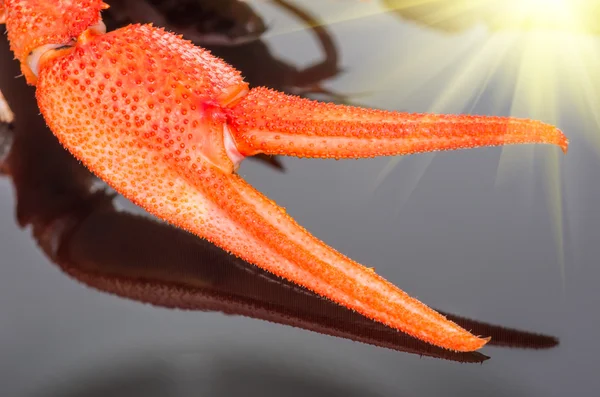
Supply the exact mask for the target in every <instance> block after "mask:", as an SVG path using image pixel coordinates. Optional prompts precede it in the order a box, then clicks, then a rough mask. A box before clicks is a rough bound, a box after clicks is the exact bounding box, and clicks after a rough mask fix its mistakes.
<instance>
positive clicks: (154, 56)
mask: <svg viewBox="0 0 600 397" xmlns="http://www.w3.org/2000/svg"><path fill="white" fill-rule="evenodd" d="M245 89H246V85H245V84H244V83H243V82H242V80H241V77H240V76H239V74H238V73H237V72H236V71H235V70H233V69H232V68H231V67H229V66H228V65H226V64H225V63H224V62H222V61H221V60H219V59H216V58H214V57H212V56H210V55H209V54H208V53H207V52H206V51H203V50H201V49H199V48H196V47H194V46H192V45H191V44H190V43H188V42H185V41H183V40H181V39H180V38H179V37H177V36H174V35H172V34H169V33H165V32H164V31H162V30H159V29H155V28H152V27H148V26H130V27H127V28H124V29H120V30H117V31H114V32H112V33H109V34H106V35H102V36H95V37H90V38H89V39H86V41H85V42H82V43H78V44H77V46H76V47H75V49H74V50H73V51H72V52H71V53H69V54H68V55H65V56H63V57H55V58H52V59H49V60H48V61H47V62H46V63H45V64H44V65H43V67H42V70H41V71H40V76H39V82H38V91H37V97H38V102H39V105H40V109H41V110H42V113H43V115H44V117H45V118H46V121H47V122H48V124H49V126H50V128H51V129H52V131H53V132H54V133H55V134H56V135H57V137H58V138H59V140H60V141H61V142H62V143H63V145H65V147H66V148H68V149H69V150H70V151H71V152H72V153H73V154H74V155H75V156H76V157H77V158H79V159H80V160H81V161H82V162H83V163H84V164H86V165H87V166H88V167H89V168H90V169H91V170H92V171H93V172H94V173H96V174H97V175H98V176H99V177H101V178H102V179H104V180H105V181H107V182H108V183H109V184H110V185H111V186H113V187H114V188H115V189H116V190H117V191H119V192H120V193H122V194H123V195H124V196H126V197H128V198H129V199H131V200H132V201H133V202H135V203H136V204H138V205H140V206H142V207H144V208H145V209H147V210H148V211H149V212H151V213H153V214H155V215H157V216H158V217H160V218H162V219H165V220H167V221H170V222H171V223H173V224H175V225H177V226H178V227H180V228H183V229H186V230H189V231H191V232H193V233H195V234H196V235H198V236H201V237H205V238H207V239H208V240H210V241H212V242H214V243H215V244H216V245H219V246H221V247H223V248H225V249H226V250H228V251H230V252H232V253H234V254H235V255H237V256H239V257H241V258H243V259H245V260H246V261H248V262H250V263H253V264H256V265H258V266H259V267H261V268H263V269H265V270H267V271H269V272H272V273H274V274H276V275H278V276H281V277H283V278H285V279H287V280H290V281H293V282H295V283H297V284H299V285H302V286H304V287H306V288H308V289H310V290H312V291H314V292H316V293H318V294H319V295H322V296H325V297H327V298H329V299H331V300H333V301H335V302H337V303H339V304H342V305H344V306H345V307H348V308H351V309H354V310H356V311H358V312H359V313H361V314H363V315H365V316H367V317H369V318H371V319H374V320H377V321H379V322H382V323H384V324H387V325H389V326H391V327H393V328H396V329H399V330H401V331H404V332H406V333H408V334H410V335H413V336H415V337H417V338H419V339H421V340H424V341H426V342H429V343H431V344H434V345H437V346H441V347H445V348H447V349H451V350H457V351H470V350H475V349H478V348H480V347H481V346H483V345H484V344H485V342H486V340H484V339H480V338H477V337H475V336H473V335H471V334H470V333H469V332H467V331H465V330H464V329H462V328H460V327H459V326H458V325H456V324H454V323H453V322H451V321H448V320H446V319H445V317H443V316H441V315H440V314H438V313H436V312H435V311H433V310H431V309H430V308H428V307H427V306H425V305H424V304H422V303H421V302H419V301H417V300H415V299H413V298H411V297H409V296H408V295H407V294H406V293H404V292H403V291H401V290H400V289H398V288H397V287H395V286H394V285H392V284H391V283H389V282H387V281H386V280H384V279H383V278H381V277H380V276H378V275H377V274H375V273H374V272H373V271H372V270H370V269H368V268H365V267H364V266H361V265H360V264H358V263H356V262H354V261H352V260H350V259H348V258H347V257H345V256H343V255H342V254H340V253H338V252H337V251H335V250H334V249H332V248H330V247H328V246H327V245H326V244H324V243H323V242H321V241H319V240H318V239H316V238H315V237H313V236H312V235H310V234H309V233H308V232H307V231H306V230H305V229H303V228H302V227H301V226H299V225H298V224H297V223H296V222H294V220H292V219H291V218H290V217H289V216H288V215H287V214H286V213H285V211H284V210H283V209H282V208H280V207H278V206H277V205H276V204H275V203H273V202H272V201H271V200H269V199H268V198H266V197H264V196H263V195H262V194H260V193H259V192H258V191H256V190H255V189H253V188H252V187H251V186H249V185H248V184H247V183H246V182H244V181H243V180H242V179H241V178H239V177H238V176H237V175H235V174H233V173H232V164H231V161H230V160H229V159H228V158H227V156H226V153H225V150H224V143H223V139H224V138H223V129H224V126H225V123H226V122H227V121H228V120H229V121H232V120H233V119H234V117H233V116H232V114H231V110H230V108H227V107H225V106H224V105H225V104H229V105H230V106H233V104H234V103H235V102H232V98H237V97H238V96H239V94H240V92H244V90H245ZM234 108H236V109H237V107H235V106H234ZM265 111H266V112H267V111H268V109H265ZM236 114H237V113H236ZM236 117H237V116H236Z"/></svg>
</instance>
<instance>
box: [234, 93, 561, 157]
mask: <svg viewBox="0 0 600 397" xmlns="http://www.w3.org/2000/svg"><path fill="white" fill-rule="evenodd" d="M233 112H234V114H235V116H234V120H233V125H232V126H231V127H232V131H233V132H232V134H233V135H234V139H235V142H236V146H237V148H238V150H239V151H240V153H242V154H243V155H245V156H251V155H253V154H256V153H266V154H287V155H293V156H300V157H320V158H364V157H375V156H391V155H400V154H412V153H420V152H432V151H437V150H455V149H461V148H464V149H467V148H474V147H480V146H498V145H508V144H523V143H551V144H555V145H558V146H560V147H561V148H562V149H563V151H565V152H566V150H567V146H568V142H567V139H566V138H565V136H564V135H563V134H562V133H561V132H560V131H559V130H558V129H557V128H556V127H554V126H551V125H548V124H544V123H541V122H539V121H533V120H525V119H517V118H512V117H482V116H467V115H458V116H454V115H438V114H413V113H400V112H390V111H385V110H374V109H364V108H358V107H352V106H343V105H335V104H331V103H322V102H317V101H312V100H309V99H304V98H298V97H293V96H290V95H285V94H282V93H280V92H277V91H273V90H269V89H266V88H255V89H253V90H252V91H251V92H250V93H249V94H248V95H246V96H245V97H244V99H243V100H242V101H241V102H240V104H238V105H237V106H236V107H235V108H234V110H233Z"/></svg>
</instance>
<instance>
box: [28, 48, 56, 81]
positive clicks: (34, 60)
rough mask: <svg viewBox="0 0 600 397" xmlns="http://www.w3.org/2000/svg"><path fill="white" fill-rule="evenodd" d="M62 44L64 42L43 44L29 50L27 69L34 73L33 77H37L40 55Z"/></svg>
mask: <svg viewBox="0 0 600 397" xmlns="http://www.w3.org/2000/svg"><path fill="white" fill-rule="evenodd" d="M64 46H65V44H44V45H43V46H41V47H38V48H36V49H35V50H33V51H31V54H29V56H28V57H27V66H29V69H30V70H31V72H32V73H33V74H34V75H35V77H38V74H39V67H40V59H41V58H42V56H43V55H44V54H45V53H47V52H48V51H52V50H55V49H57V48H60V47H64Z"/></svg>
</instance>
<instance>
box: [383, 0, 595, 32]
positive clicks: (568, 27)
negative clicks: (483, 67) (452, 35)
mask: <svg viewBox="0 0 600 397" xmlns="http://www.w3.org/2000/svg"><path fill="white" fill-rule="evenodd" d="M382 3H383V5H384V6H385V7H387V8H388V9H390V10H394V11H396V12H398V13H399V14H401V15H402V16H403V17H404V18H406V19H413V20H415V21H418V22H420V23H425V24H427V25H430V26H433V27H439V28H442V29H445V30H448V31H456V30H461V29H465V28H468V27H471V26H473V25H475V24H479V23H482V24H485V25H486V26H488V28H490V29H491V30H494V31H496V30H507V29H518V30H539V29H551V30H563V31H574V32H592V33H593V32H598V20H599V17H600V3H599V2H598V1H597V0H382Z"/></svg>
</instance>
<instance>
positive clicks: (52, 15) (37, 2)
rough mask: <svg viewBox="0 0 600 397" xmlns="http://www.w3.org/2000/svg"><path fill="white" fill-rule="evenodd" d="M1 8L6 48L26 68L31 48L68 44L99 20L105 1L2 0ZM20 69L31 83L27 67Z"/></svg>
mask: <svg viewBox="0 0 600 397" xmlns="http://www.w3.org/2000/svg"><path fill="white" fill-rule="evenodd" d="M0 6H1V4H0ZM0 8H1V7H0ZM5 8H6V10H5V13H6V28H7V31H8V39H9V40H10V48H11V50H12V51H13V52H14V54H15V57H16V58H17V59H18V60H19V61H21V66H22V68H26V67H27V66H26V65H27V63H26V60H27V56H28V55H29V53H30V52H31V51H33V50H34V49H36V48H38V47H41V46H43V45H45V44H69V43H70V42H72V41H73V40H74V39H76V38H77V37H79V35H80V34H81V33H83V31H85V30H86V29H87V28H88V27H90V26H91V25H95V24H97V23H98V22H100V20H101V19H100V11H101V10H103V9H104V8H106V4H104V3H103V2H102V0H52V1H49V0H5ZM23 73H24V74H25V76H27V77H28V81H29V82H30V83H32V81H31V80H30V79H31V76H30V73H29V71H28V70H23Z"/></svg>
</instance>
